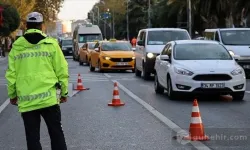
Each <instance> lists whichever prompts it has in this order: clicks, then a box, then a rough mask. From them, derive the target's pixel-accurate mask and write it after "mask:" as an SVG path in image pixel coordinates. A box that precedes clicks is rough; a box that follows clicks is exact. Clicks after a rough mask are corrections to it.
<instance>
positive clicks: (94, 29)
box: [73, 24, 103, 60]
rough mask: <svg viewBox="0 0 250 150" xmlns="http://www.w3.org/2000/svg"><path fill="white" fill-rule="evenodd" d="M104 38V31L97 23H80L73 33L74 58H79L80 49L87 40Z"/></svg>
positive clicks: (92, 40)
mask: <svg viewBox="0 0 250 150" xmlns="http://www.w3.org/2000/svg"><path fill="white" fill-rule="evenodd" d="M97 40H98V41H101V40H103V37H102V32H101V30H100V28H99V27H98V26H97V25H92V24H80V25H78V26H77V27H76V28H75V30H74V33H73V59H74V60H79V49H80V48H81V47H82V46H83V45H84V43H86V42H94V41H97Z"/></svg>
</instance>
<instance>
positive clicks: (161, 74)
mask: <svg viewBox="0 0 250 150" xmlns="http://www.w3.org/2000/svg"><path fill="white" fill-rule="evenodd" d="M170 46H171V45H170V44H167V45H166V46H165V47H164V49H163V51H162V52H161V55H167V54H168V49H169V47H170ZM166 62H167V61H164V60H160V62H159V64H158V65H159V75H158V77H159V78H160V79H159V82H160V84H161V85H163V86H164V85H165V78H166V76H165V70H166V68H165V64H166Z"/></svg>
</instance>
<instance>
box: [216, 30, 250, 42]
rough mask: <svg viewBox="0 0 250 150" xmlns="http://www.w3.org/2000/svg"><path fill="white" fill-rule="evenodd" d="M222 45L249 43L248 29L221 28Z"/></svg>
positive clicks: (249, 32) (249, 31)
mask: <svg viewBox="0 0 250 150" xmlns="http://www.w3.org/2000/svg"><path fill="white" fill-rule="evenodd" d="M220 33H221V40H222V43H223V44H224V45H250V30H225V31H223V30H221V31H220Z"/></svg>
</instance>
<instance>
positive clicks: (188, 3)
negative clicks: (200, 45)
mask: <svg viewBox="0 0 250 150" xmlns="http://www.w3.org/2000/svg"><path fill="white" fill-rule="evenodd" d="M187 7H188V13H187V15H188V16H187V17H188V30H189V34H190V36H191V37H192V12H191V10H192V7H191V0H187Z"/></svg>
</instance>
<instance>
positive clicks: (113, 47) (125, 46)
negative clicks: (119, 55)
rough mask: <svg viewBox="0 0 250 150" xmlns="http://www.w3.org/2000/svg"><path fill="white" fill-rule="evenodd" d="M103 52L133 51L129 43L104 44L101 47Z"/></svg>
mask: <svg viewBox="0 0 250 150" xmlns="http://www.w3.org/2000/svg"><path fill="white" fill-rule="evenodd" d="M101 48H102V50H103V51H132V46H131V44H130V43H128V42H104V43H102V46H101Z"/></svg>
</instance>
